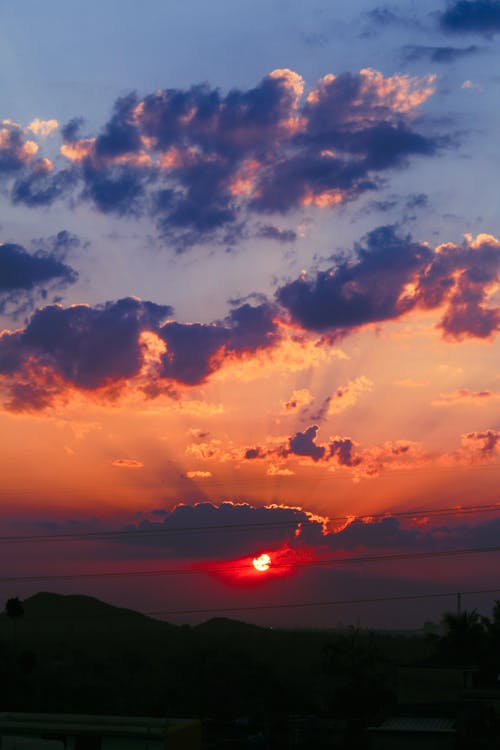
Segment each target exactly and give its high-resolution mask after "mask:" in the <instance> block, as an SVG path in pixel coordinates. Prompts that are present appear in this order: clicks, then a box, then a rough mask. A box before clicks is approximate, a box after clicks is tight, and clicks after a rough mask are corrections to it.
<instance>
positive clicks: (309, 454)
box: [243, 424, 374, 474]
mask: <svg viewBox="0 0 500 750" xmlns="http://www.w3.org/2000/svg"><path fill="white" fill-rule="evenodd" d="M318 430H319V426H318V425H317V424H314V425H311V426H310V427H308V428H307V429H305V430H304V431H303V432H301V431H300V430H299V431H298V432H296V433H295V434H294V435H292V436H291V437H289V438H288V440H287V441H280V440H277V441H274V442H273V441H271V440H269V441H268V444H267V445H265V446H256V447H252V448H247V449H246V451H245V452H244V453H243V458H244V459H246V460H248V461H251V460H255V459H271V465H273V466H275V469H276V468H277V466H279V464H278V465H276V463H275V462H276V461H280V462H281V461H284V460H286V459H288V458H290V457H291V458H296V457H297V458H304V459H308V458H309V459H311V460H312V461H313V463H314V464H319V463H330V464H331V465H332V466H335V465H337V466H345V467H350V468H354V467H357V466H359V465H360V464H361V463H363V461H364V457H363V455H362V454H361V453H359V451H358V450H357V448H356V446H355V444H354V441H353V440H351V438H349V437H340V436H335V437H333V438H330V439H329V440H328V441H327V442H326V443H324V444H318V443H317V434H318ZM368 471H369V474H372V473H374V471H372V468H370V469H369V470H368Z"/></svg>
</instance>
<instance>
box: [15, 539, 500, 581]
mask: <svg viewBox="0 0 500 750" xmlns="http://www.w3.org/2000/svg"><path fill="white" fill-rule="evenodd" d="M494 552H500V546H493V547H471V548H468V549H456V550H441V551H429V552H402V553H396V554H391V555H366V556H360V557H353V556H349V557H333V558H324V559H316V560H301V561H290V562H284V563H275V564H272V566H271V567H272V569H275V568H278V569H290V568H303V567H310V566H336V565H360V564H361V565H363V564H367V563H380V562H397V561H402V560H422V559H428V558H443V557H461V556H462V555H480V554H488V553H494ZM251 566H252V564H251V563H248V564H246V565H227V566H221V565H219V566H218V567H217V566H214V567H210V566H204V567H195V566H193V567H190V568H160V569H157V570H126V571H124V570H119V571H96V572H92V571H89V572H86V573H60V574H51V573H48V574H46V575H43V574H40V575H35V576H1V577H0V584H1V583H9V584H10V583H33V582H37V581H74V580H82V579H89V578H148V577H154V576H177V575H203V574H216V573H224V574H227V573H232V572H236V571H243V570H249V569H250V568H251Z"/></svg>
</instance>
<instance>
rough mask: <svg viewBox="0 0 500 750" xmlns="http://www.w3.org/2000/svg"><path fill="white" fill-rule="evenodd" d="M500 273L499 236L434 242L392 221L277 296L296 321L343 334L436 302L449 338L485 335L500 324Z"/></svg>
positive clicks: (444, 334)
mask: <svg viewBox="0 0 500 750" xmlns="http://www.w3.org/2000/svg"><path fill="white" fill-rule="evenodd" d="M499 280H500V242H499V241H498V240H497V239H496V238H495V237H492V236H491V235H487V234H480V235H478V236H477V237H476V238H473V237H471V236H470V235H467V236H466V238H465V240H464V242H463V243H462V244H460V245H457V244H454V243H446V244H443V245H439V246H438V247H436V248H434V249H432V248H431V247H430V246H429V245H428V244H426V243H418V242H414V241H413V240H412V239H411V237H409V236H406V237H402V236H400V235H398V234H397V232H396V230H395V228H394V227H391V226H386V227H379V228H378V229H376V230H373V231H372V232H370V233H369V234H368V235H367V237H366V240H365V243H364V245H358V246H356V247H355V249H354V253H353V255H352V257H351V258H349V259H346V258H340V259H338V261H337V263H336V265H335V266H332V267H331V268H330V269H328V270H326V271H320V272H317V273H316V274H315V275H314V276H311V277H309V276H308V275H307V274H305V273H304V274H302V275H301V276H300V277H299V278H297V279H295V280H294V281H291V282H289V283H287V284H285V285H284V286H282V287H280V288H279V289H278V291H277V294H276V298H277V300H278V302H279V303H280V304H281V305H282V306H283V307H285V308H286V309H287V310H288V311H289V313H290V316H291V318H292V320H293V321H294V322H296V323H298V324H300V325H301V326H302V327H304V328H306V329H309V330H315V331H329V332H331V333H332V334H333V335H334V336H335V335H336V336H338V337H340V336H344V335H346V333H349V332H350V331H352V330H354V329H356V328H358V327H360V326H363V325H366V324H369V323H375V322H381V321H385V320H394V319H397V318H400V317H401V316H403V315H405V314H407V313H409V312H411V311H414V310H418V309H420V310H432V309H437V310H442V311H443V312H442V317H441V320H440V322H439V324H438V326H439V328H440V329H441V330H442V333H443V336H444V337H445V338H448V339H453V340H461V339H464V338H484V339H486V338H489V337H491V336H492V335H494V334H495V333H496V332H497V331H498V328H499V325H500V308H499V307H493V306H491V307H490V306H488V299H489V296H490V294H491V293H492V292H494V291H495V289H496V286H497V284H498V282H499Z"/></svg>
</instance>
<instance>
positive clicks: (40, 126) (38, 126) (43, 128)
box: [27, 117, 59, 138]
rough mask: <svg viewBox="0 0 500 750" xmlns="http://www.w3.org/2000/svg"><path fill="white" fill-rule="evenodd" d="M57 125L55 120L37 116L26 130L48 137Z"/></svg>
mask: <svg viewBox="0 0 500 750" xmlns="http://www.w3.org/2000/svg"><path fill="white" fill-rule="evenodd" d="M58 127H59V123H58V122H57V120H40V118H39V117H35V119H34V120H33V121H32V122H30V124H29V125H28V128H27V130H30V131H31V132H32V133H33V134H34V135H39V136H41V137H42V138H48V136H50V135H53V133H55V132H56V130H57V128H58Z"/></svg>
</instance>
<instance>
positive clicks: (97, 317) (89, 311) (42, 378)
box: [0, 298, 172, 409]
mask: <svg viewBox="0 0 500 750" xmlns="http://www.w3.org/2000/svg"><path fill="white" fill-rule="evenodd" d="M171 312H172V310H171V308H170V307H168V306H160V305H155V304H153V303H151V302H141V301H139V300H135V299H131V298H128V299H122V300H119V301H118V302H114V303H107V304H106V305H103V306H101V307H97V308H92V307H88V306H86V305H74V306H73V307H70V308H66V309H65V308H63V307H59V306H55V305H53V306H49V307H45V308H43V309H41V310H38V311H37V312H35V314H34V315H33V316H32V318H31V320H30V321H29V323H28V325H27V326H26V328H25V329H24V330H22V331H16V332H14V333H8V332H7V333H4V334H3V335H2V336H1V337H0V373H1V374H2V375H3V376H4V377H5V378H6V379H7V381H8V383H9V385H10V388H9V391H10V393H11V394H12V397H13V398H12V400H11V402H10V406H11V408H18V409H21V408H24V409H30V408H36V406H37V405H42V402H43V400H44V395H43V394H46V396H47V400H50V399H51V398H52V397H53V396H54V395H56V394H57V393H58V392H60V391H64V389H65V388H66V387H68V386H69V385H72V386H76V387H78V388H82V389H96V388H100V387H104V386H106V385H109V384H116V383H119V382H120V381H122V380H124V379H126V378H130V377H132V376H133V375H136V374H137V373H138V372H139V370H140V367H141V365H142V361H143V351H142V348H141V344H140V341H139V335H140V333H141V332H142V331H143V330H147V329H149V328H156V327H158V325H159V323H160V322H161V321H162V320H163V319H164V318H165V317H166V316H167V315H169V314H170V313H171ZM23 395H25V396H26V400H25V401H23V400H22V396H23ZM43 405H46V401H45V402H43Z"/></svg>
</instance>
